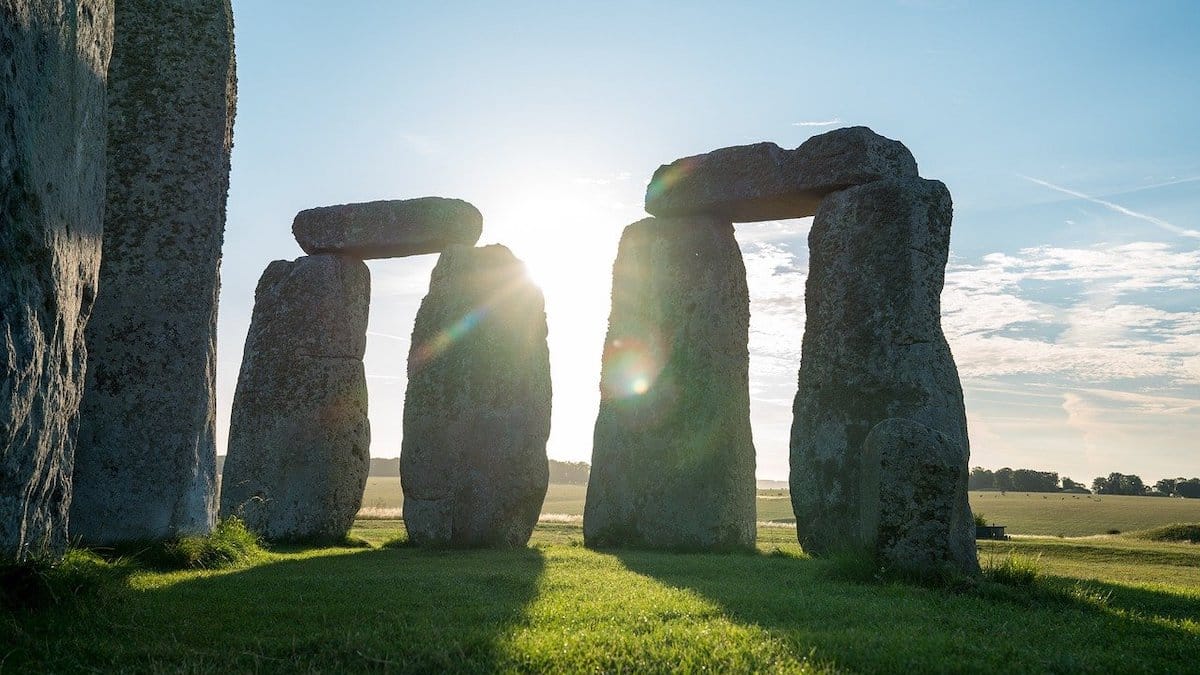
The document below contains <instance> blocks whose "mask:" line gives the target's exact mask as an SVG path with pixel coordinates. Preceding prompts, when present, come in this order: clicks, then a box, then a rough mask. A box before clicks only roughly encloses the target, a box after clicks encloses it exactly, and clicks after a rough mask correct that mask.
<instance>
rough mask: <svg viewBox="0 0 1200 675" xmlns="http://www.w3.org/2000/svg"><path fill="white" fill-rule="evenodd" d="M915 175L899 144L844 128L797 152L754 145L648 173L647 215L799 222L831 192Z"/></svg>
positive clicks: (909, 156) (860, 129)
mask: <svg viewBox="0 0 1200 675" xmlns="http://www.w3.org/2000/svg"><path fill="white" fill-rule="evenodd" d="M916 175H917V162H916V160H914V159H913V156H912V153H910V152H909V151H908V148H906V147H904V145H903V144H902V143H900V142H899V141H893V140H891V139H888V138H884V137H883V136H880V135H878V134H876V133H875V132H873V131H871V130H870V129H868V128H867V127H848V128H845V129H837V130H835V131H830V132H828V133H824V134H820V135H817V136H813V137H812V138H810V139H808V140H807V141H805V142H804V143H803V144H801V145H800V147H798V148H796V149H795V150H784V149H782V148H780V147H779V146H778V145H775V144H774V143H756V144H754V145H741V146H735V147H731V148H721V149H720V150H714V151H712V152H710V153H707V154H704V155H696V156H694V157H685V158H683V159H677V160H675V161H674V162H672V163H670V164H667V165H665V166H661V167H659V168H658V170H657V171H655V172H654V177H653V178H652V179H651V180H650V185H649V186H647V187H646V211H647V212H648V213H652V214H654V215H656V216H687V215H695V214H704V213H708V214H713V215H717V216H721V217H723V218H726V219H728V220H730V221H733V222H735V223H737V222H753V221H759V220H782V219H785V218H804V217H806V216H811V215H813V214H814V213H815V212H816V209H817V205H818V204H820V202H821V198H822V197H824V196H825V195H827V194H829V193H831V192H836V191H838V190H843V189H845V188H847V187H850V186H853V185H861V184H863V183H869V182H871V181H876V180H880V179H884V178H894V177H903V176H916Z"/></svg>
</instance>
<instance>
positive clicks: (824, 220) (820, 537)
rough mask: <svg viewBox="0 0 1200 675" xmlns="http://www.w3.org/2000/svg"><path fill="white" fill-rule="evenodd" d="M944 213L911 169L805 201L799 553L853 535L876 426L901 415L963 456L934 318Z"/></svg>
mask: <svg viewBox="0 0 1200 675" xmlns="http://www.w3.org/2000/svg"><path fill="white" fill-rule="evenodd" d="M951 217H952V204H951V200H950V193H949V191H947V190H946V186H945V185H943V184H942V183H940V182H938V181H932V180H922V179H919V178H905V179H897V180H887V181H878V182H874V183H869V184H867V185H862V186H858V187H854V188H850V189H848V190H844V191H841V192H837V193H834V194H831V195H829V196H828V197H826V198H825V200H824V201H823V202H822V203H821V207H820V209H818V211H817V214H816V218H815V220H814V221H813V227H812V230H811V231H810V232H809V237H808V246H809V261H810V262H809V275H808V282H807V286H806V289H805V308H806V312H807V324H806V326H805V331H804V341H803V348H802V355H801V364H800V375H799V390H798V392H797V394H796V400H795V403H794V405H793V414H794V418H793V424H792V432H791V481H790V482H791V495H792V507H793V509H794V511H795V513H796V524H797V525H796V529H797V534H798V535H799V539H800V543H801V544H802V545H803V546H804V548H805V549H806V550H807V551H809V552H811V553H817V554H819V553H824V552H827V551H832V550H839V549H846V548H850V547H853V546H855V545H856V542H857V539H858V532H859V521H860V513H859V504H860V494H859V492H860V485H861V476H860V473H861V472H860V468H859V467H860V463H859V459H858V456H859V451H860V449H861V447H862V444H863V441H864V440H865V439H866V436H867V433H868V432H870V430H871V429H872V428H873V427H874V426H875V425H876V424H878V423H880V422H882V421H883V420H885V419H888V418H891V417H902V418H907V419H911V420H913V421H916V422H919V423H920V424H924V425H925V426H927V427H930V428H931V429H933V430H935V431H939V432H941V433H943V434H945V435H946V436H947V438H949V439H950V441H951V442H953V443H955V444H956V445H957V446H958V447H960V448H961V449H962V452H963V457H964V461H965V458H966V457H967V456H968V452H969V444H968V440H967V422H966V414H965V410H964V408H963V399H962V387H961V385H960V383H959V379H958V371H957V368H956V367H955V364H954V358H953V356H952V355H951V353H950V348H949V346H948V345H947V343H946V338H945V336H944V335H943V333H942V328H941V303H940V298H941V292H942V284H943V280H944V275H945V267H946V260H947V256H948V252H949V242H950V222H951ZM965 504H966V502H965V500H964V501H963V508H964V510H965V509H966V507H965ZM960 515H961V517H960V519H959V521H957V522H969V521H970V520H971V518H970V512H969V511H966V510H965V512H964V513H963V514H960Z"/></svg>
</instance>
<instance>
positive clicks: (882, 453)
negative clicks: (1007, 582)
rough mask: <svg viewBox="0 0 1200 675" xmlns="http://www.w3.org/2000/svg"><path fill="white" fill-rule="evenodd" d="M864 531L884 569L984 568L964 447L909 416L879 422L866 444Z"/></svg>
mask: <svg viewBox="0 0 1200 675" xmlns="http://www.w3.org/2000/svg"><path fill="white" fill-rule="evenodd" d="M861 460H862V495H861V514H862V521H861V537H862V543H863V545H864V546H865V547H866V549H867V550H870V551H873V552H874V553H875V555H876V557H877V559H878V560H879V561H880V562H881V563H883V564H884V566H885V567H886V568H887V569H890V570H895V571H899V572H901V573H903V574H908V575H915V576H926V577H929V576H938V575H939V574H942V573H944V572H946V571H951V572H956V573H959V574H965V575H967V576H974V575H977V574H978V573H979V560H978V557H977V554H976V552H975V523H974V521H973V520H972V518H971V507H970V505H969V504H968V503H967V473H968V469H967V452H966V448H964V447H963V446H961V445H959V444H958V443H957V442H955V441H953V440H951V439H950V438H949V437H948V436H946V435H945V434H943V433H941V432H938V431H934V430H933V429H930V428H929V427H927V426H925V425H923V424H920V423H918V422H914V421H912V420H907V419H897V418H892V419H886V420H884V421H882V422H880V423H879V424H876V425H875V427H874V428H873V429H871V432H870V433H869V434H867V439H866V440H865V441H864V442H863V447H862V454H861Z"/></svg>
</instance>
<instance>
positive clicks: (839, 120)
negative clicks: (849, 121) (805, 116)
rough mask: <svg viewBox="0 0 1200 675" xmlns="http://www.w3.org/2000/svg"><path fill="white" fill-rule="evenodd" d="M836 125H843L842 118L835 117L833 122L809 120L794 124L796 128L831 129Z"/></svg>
mask: <svg viewBox="0 0 1200 675" xmlns="http://www.w3.org/2000/svg"><path fill="white" fill-rule="evenodd" d="M835 124H842V118H840V117H835V118H833V119H831V120H808V121H803V122H792V126H794V127H831V126H833V125H835Z"/></svg>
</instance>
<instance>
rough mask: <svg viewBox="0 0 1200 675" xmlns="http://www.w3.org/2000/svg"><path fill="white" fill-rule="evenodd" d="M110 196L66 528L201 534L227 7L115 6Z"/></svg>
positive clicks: (211, 464)
mask: <svg viewBox="0 0 1200 675" xmlns="http://www.w3.org/2000/svg"><path fill="white" fill-rule="evenodd" d="M115 21H116V25H115V29H114V45H113V59H112V68H111V70H110V78H109V90H108V101H109V110H108V129H109V134H108V158H109V160H108V161H109V172H108V204H107V210H106V212H105V219H104V256H103V261H102V262H101V265H100V291H99V295H98V297H97V299H96V309H95V314H94V316H93V318H92V321H91V323H90V324H89V325H88V330H87V342H88V350H89V352H90V354H91V358H90V361H89V364H88V372H87V387H86V390H85V393H84V399H83V404H82V407H81V411H80V425H79V446H78V452H77V453H76V459H75V498H74V507H73V509H72V511H71V536H72V538H79V539H81V540H82V541H84V542H86V543H89V544H111V543H115V542H120V541H130V540H154V539H164V538H169V537H172V536H175V535H178V534H190V533H201V532H207V531H208V530H209V529H210V528H211V527H212V525H213V518H214V515H215V513H214V511H215V506H216V502H215V500H216V479H215V474H216V447H215V444H214V438H213V436H214V421H215V392H214V387H215V384H214V382H215V372H216V363H215V362H216V322H217V291H218V286H219V279H218V268H219V266H220V262H221V242H222V238H223V233H224V230H225V195H226V192H227V191H228V188H229V152H230V146H231V144H232V132H233V109H234V96H235V94H234V89H235V81H234V62H233V16H232V12H231V10H230V5H229V0H121V2H118V3H117V4H116V18H115Z"/></svg>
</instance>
